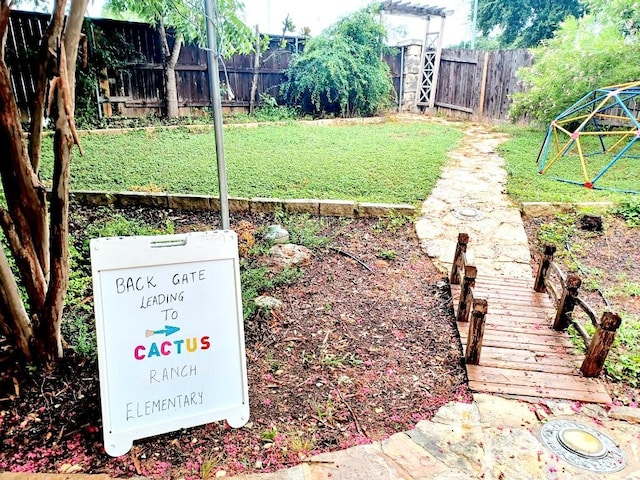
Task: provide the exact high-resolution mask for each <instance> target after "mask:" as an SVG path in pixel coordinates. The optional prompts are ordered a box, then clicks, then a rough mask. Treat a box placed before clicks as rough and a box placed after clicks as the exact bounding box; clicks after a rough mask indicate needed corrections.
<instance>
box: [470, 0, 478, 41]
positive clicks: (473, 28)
mask: <svg viewBox="0 0 640 480" xmlns="http://www.w3.org/2000/svg"><path fill="white" fill-rule="evenodd" d="M477 23H478V0H473V17H472V20H471V50H475V49H476V34H477V28H478V27H477Z"/></svg>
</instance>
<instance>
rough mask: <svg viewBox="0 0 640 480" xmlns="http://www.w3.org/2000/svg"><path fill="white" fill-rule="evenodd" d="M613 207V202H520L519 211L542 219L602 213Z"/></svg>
mask: <svg viewBox="0 0 640 480" xmlns="http://www.w3.org/2000/svg"><path fill="white" fill-rule="evenodd" d="M614 206H615V204H614V203H613V202H576V203H571V202H522V203H521V204H520V211H521V213H522V214H524V215H527V216H529V217H543V216H546V215H555V214H557V213H576V212H585V211H597V212H603V211H605V210H611V209H612V208H613V207H614Z"/></svg>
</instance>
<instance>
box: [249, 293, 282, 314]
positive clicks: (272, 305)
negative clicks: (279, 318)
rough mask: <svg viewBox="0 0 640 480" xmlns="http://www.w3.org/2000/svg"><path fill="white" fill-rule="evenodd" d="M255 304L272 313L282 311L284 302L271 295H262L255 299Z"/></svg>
mask: <svg viewBox="0 0 640 480" xmlns="http://www.w3.org/2000/svg"><path fill="white" fill-rule="evenodd" d="M253 303H255V304H256V306H257V307H259V308H262V309H264V310H269V311H271V310H280V309H282V302H281V301H280V300H278V299H277V298H275V297H270V296H269V295H260V296H259V297H256V298H254V299H253Z"/></svg>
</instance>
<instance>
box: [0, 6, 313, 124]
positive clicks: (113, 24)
mask: <svg viewBox="0 0 640 480" xmlns="http://www.w3.org/2000/svg"><path fill="white" fill-rule="evenodd" d="M48 20H49V15H46V14H41V13H35V12H22V11H12V12H11V17H10V20H9V30H8V35H7V46H6V61H7V65H8V66H9V69H10V74H11V83H12V86H13V88H14V92H15V94H16V100H17V102H18V107H19V108H20V109H21V111H22V112H23V114H24V115H25V116H26V114H27V112H28V102H29V99H30V98H32V95H33V91H34V86H33V72H34V68H35V64H34V60H35V59H36V56H37V53H36V52H37V51H38V46H39V44H40V41H41V40H42V37H43V34H44V31H45V30H46V26H47V22H48ZM84 33H85V34H86V35H87V36H88V37H89V38H90V40H89V45H95V44H96V43H95V41H94V40H96V39H98V38H99V37H102V38H104V39H106V41H107V42H112V43H108V45H109V48H112V49H118V50H120V51H119V52H117V55H119V56H121V57H124V58H121V59H120V60H121V61H122V64H121V65H118V66H117V67H116V66H111V67H108V68H107V69H106V71H104V72H103V76H104V78H102V79H100V88H96V99H95V101H96V103H98V104H105V105H106V107H105V111H106V112H107V113H110V111H111V110H112V111H113V112H114V113H120V114H123V115H128V116H139V115H144V114H147V113H150V112H154V113H160V109H161V108H162V107H163V99H164V91H165V86H164V85H165V82H164V78H163V64H162V53H161V52H162V49H161V41H160V36H159V34H158V32H157V31H156V30H155V29H154V28H153V27H152V26H151V25H148V24H146V23H138V22H123V21H116V20H107V19H91V20H90V21H89V22H85V25H84ZM168 40H169V45H170V47H172V46H173V41H174V39H173V36H171V35H170V36H169V39H168ZM305 40H306V38H305V37H296V36H286V37H278V36H274V37H271V38H270V44H269V49H268V50H267V51H266V52H265V53H264V54H263V56H262V58H263V59H265V60H266V61H264V62H263V63H262V64H261V65H260V69H259V75H258V89H257V95H258V96H259V95H260V94H261V93H265V94H269V95H271V96H273V97H276V98H279V97H280V84H282V82H283V80H284V71H285V69H286V68H287V67H288V66H289V63H290V61H291V58H292V56H293V55H294V54H295V53H296V52H300V51H302V49H303V47H304V43H305ZM89 50H90V51H89V63H90V64H91V62H92V57H93V53H94V52H92V51H91V47H90V49H89ZM112 55H116V53H113V52H112ZM253 60H254V56H253V55H236V56H233V57H231V58H230V59H226V60H224V61H221V62H220V82H221V84H222V87H223V88H222V93H223V102H222V103H223V107H227V108H228V109H232V108H234V107H242V108H244V107H246V106H248V105H249V100H250V94H251V83H252V79H253V74H254V62H253ZM96 80H98V79H96ZM176 81H177V87H178V104H179V107H180V110H181V111H180V113H181V114H189V113H192V112H191V109H193V108H202V107H207V106H209V105H210V104H211V100H210V95H209V83H208V74H207V54H206V50H204V49H202V48H200V47H198V46H197V45H183V46H182V48H181V50H180V56H179V58H178V64H177V66H176Z"/></svg>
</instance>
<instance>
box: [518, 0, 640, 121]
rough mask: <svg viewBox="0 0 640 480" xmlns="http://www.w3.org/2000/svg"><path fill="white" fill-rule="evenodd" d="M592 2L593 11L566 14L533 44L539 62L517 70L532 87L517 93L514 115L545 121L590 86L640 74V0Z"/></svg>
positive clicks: (628, 79)
mask: <svg viewBox="0 0 640 480" xmlns="http://www.w3.org/2000/svg"><path fill="white" fill-rule="evenodd" d="M634 5H635V7H634ZM587 6H588V8H589V9H590V12H591V13H589V14H588V15H585V16H583V17H582V18H580V19H575V18H569V19H567V20H566V21H565V22H564V23H563V24H562V26H561V28H560V29H559V30H558V31H557V32H556V35H555V37H554V38H552V39H551V40H549V41H547V42H546V43H545V44H544V45H543V46H542V47H539V48H537V49H535V50H534V55H535V62H534V64H533V65H532V66H531V67H528V68H524V69H521V70H520V71H519V72H518V77H519V78H520V79H521V80H522V81H524V82H525V84H526V85H527V88H526V91H525V92H523V93H518V94H515V95H514V96H513V104H512V106H511V110H510V116H511V118H512V119H518V118H521V117H522V116H524V115H527V116H528V117H529V118H531V119H532V120H534V121H536V122H539V123H541V124H543V125H546V124H548V123H549V122H550V121H551V120H553V119H554V118H556V117H557V116H558V115H559V114H560V113H561V112H562V111H563V110H565V109H566V108H568V107H569V106H571V105H572V104H574V103H575V102H576V101H578V100H579V99H580V98H582V96H584V95H585V94H587V93H589V92H590V91H591V90H594V89H596V88H599V87H605V86H608V85H615V84H619V83H626V82H631V81H636V80H640V63H638V62H637V55H638V54H637V52H638V48H639V47H640V45H639V43H640V34H639V30H638V27H639V26H640V11H639V10H638V8H637V0H606V1H605V0H590V1H589V2H587Z"/></svg>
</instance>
